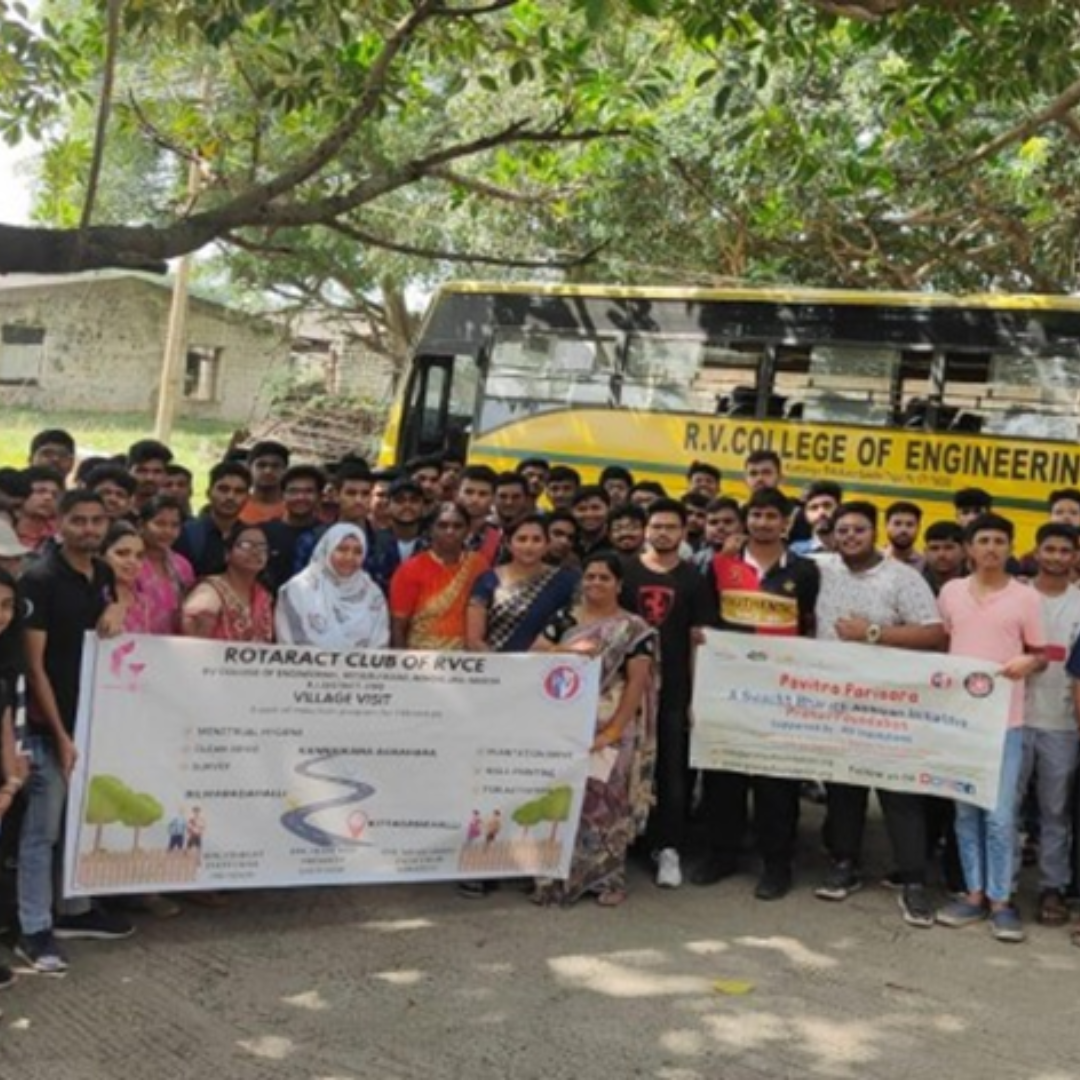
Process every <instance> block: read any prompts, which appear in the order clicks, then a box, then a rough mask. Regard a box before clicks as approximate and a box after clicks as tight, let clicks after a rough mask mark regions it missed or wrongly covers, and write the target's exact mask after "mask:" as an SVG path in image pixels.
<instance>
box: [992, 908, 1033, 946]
mask: <svg viewBox="0 0 1080 1080" xmlns="http://www.w3.org/2000/svg"><path fill="white" fill-rule="evenodd" d="M990 933H991V934H993V935H994V939H995V940H996V941H1010V942H1016V941H1023V940H1024V937H1025V936H1026V935H1025V934H1024V925H1023V923H1021V922H1020V915H1019V913H1018V912H1017V910H1016V908H1014V907H1003V908H997V909H996V910H994V911H992V912H990Z"/></svg>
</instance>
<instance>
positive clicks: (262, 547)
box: [233, 540, 270, 555]
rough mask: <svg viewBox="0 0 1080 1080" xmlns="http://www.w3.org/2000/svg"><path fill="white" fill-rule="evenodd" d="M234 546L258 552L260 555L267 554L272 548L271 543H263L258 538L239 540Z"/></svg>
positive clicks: (242, 549)
mask: <svg viewBox="0 0 1080 1080" xmlns="http://www.w3.org/2000/svg"><path fill="white" fill-rule="evenodd" d="M233 547H236V548H239V549H240V550H241V551H252V552H257V553H259V554H260V555H265V554H266V553H267V552H268V551H269V550H270V545H269V544H261V543H259V541H258V540H237V541H236V543H235V544H233Z"/></svg>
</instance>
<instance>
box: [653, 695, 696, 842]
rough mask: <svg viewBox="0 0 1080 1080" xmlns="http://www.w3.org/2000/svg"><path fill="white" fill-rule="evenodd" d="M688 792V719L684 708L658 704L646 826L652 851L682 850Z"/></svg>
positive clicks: (688, 801)
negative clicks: (651, 799) (652, 786)
mask: <svg viewBox="0 0 1080 1080" xmlns="http://www.w3.org/2000/svg"><path fill="white" fill-rule="evenodd" d="M690 792H691V774H690V717H689V714H688V712H687V710H686V709H679V708H674V709H670V708H667V709H665V708H664V706H663V703H661V706H660V714H659V716H658V717H657V721H656V805H655V806H654V807H653V811H652V815H651V818H650V823H649V826H650V827H649V833H650V835H651V841H652V842H651V846H652V847H653V848H655V849H661V850H662V849H663V848H674V849H675V850H676V851H682V849H683V847H684V846H685V843H686V820H687V816H688V813H689V809H690Z"/></svg>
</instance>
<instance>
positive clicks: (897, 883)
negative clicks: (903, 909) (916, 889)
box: [881, 870, 904, 892]
mask: <svg viewBox="0 0 1080 1080" xmlns="http://www.w3.org/2000/svg"><path fill="white" fill-rule="evenodd" d="M881 887H882V888H883V889H888V890H889V892H902V891H903V888H904V879H903V877H902V875H901V874H900V871H899V870H890V871H889V872H888V873H887V874H886V875H885V876H884V877H883V878H882V879H881Z"/></svg>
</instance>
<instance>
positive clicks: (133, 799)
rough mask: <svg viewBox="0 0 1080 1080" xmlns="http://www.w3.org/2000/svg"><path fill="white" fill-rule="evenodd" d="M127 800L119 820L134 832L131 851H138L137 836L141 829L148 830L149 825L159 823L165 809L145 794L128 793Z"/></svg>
mask: <svg viewBox="0 0 1080 1080" xmlns="http://www.w3.org/2000/svg"><path fill="white" fill-rule="evenodd" d="M128 795H129V798H128V800H127V801H126V802H125V803H124V807H123V811H122V813H121V816H120V820H121V821H122V822H123V823H124V824H125V825H126V826H127V827H128V828H129V829H134V830H135V837H134V839H133V840H132V843H131V850H132V851H138V850H139V834H140V833H141V832H142V830H143V829H149V828H150V826H151V825H154V824H156V823H157V822H159V821H160V820H161V819H162V817H163V816H164V814H165V807H163V806H162V805H161V803H159V802H158V801H157V799H155V798H154V796H153V795H147V794H146V793H145V792H135V791H129V792H128Z"/></svg>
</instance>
